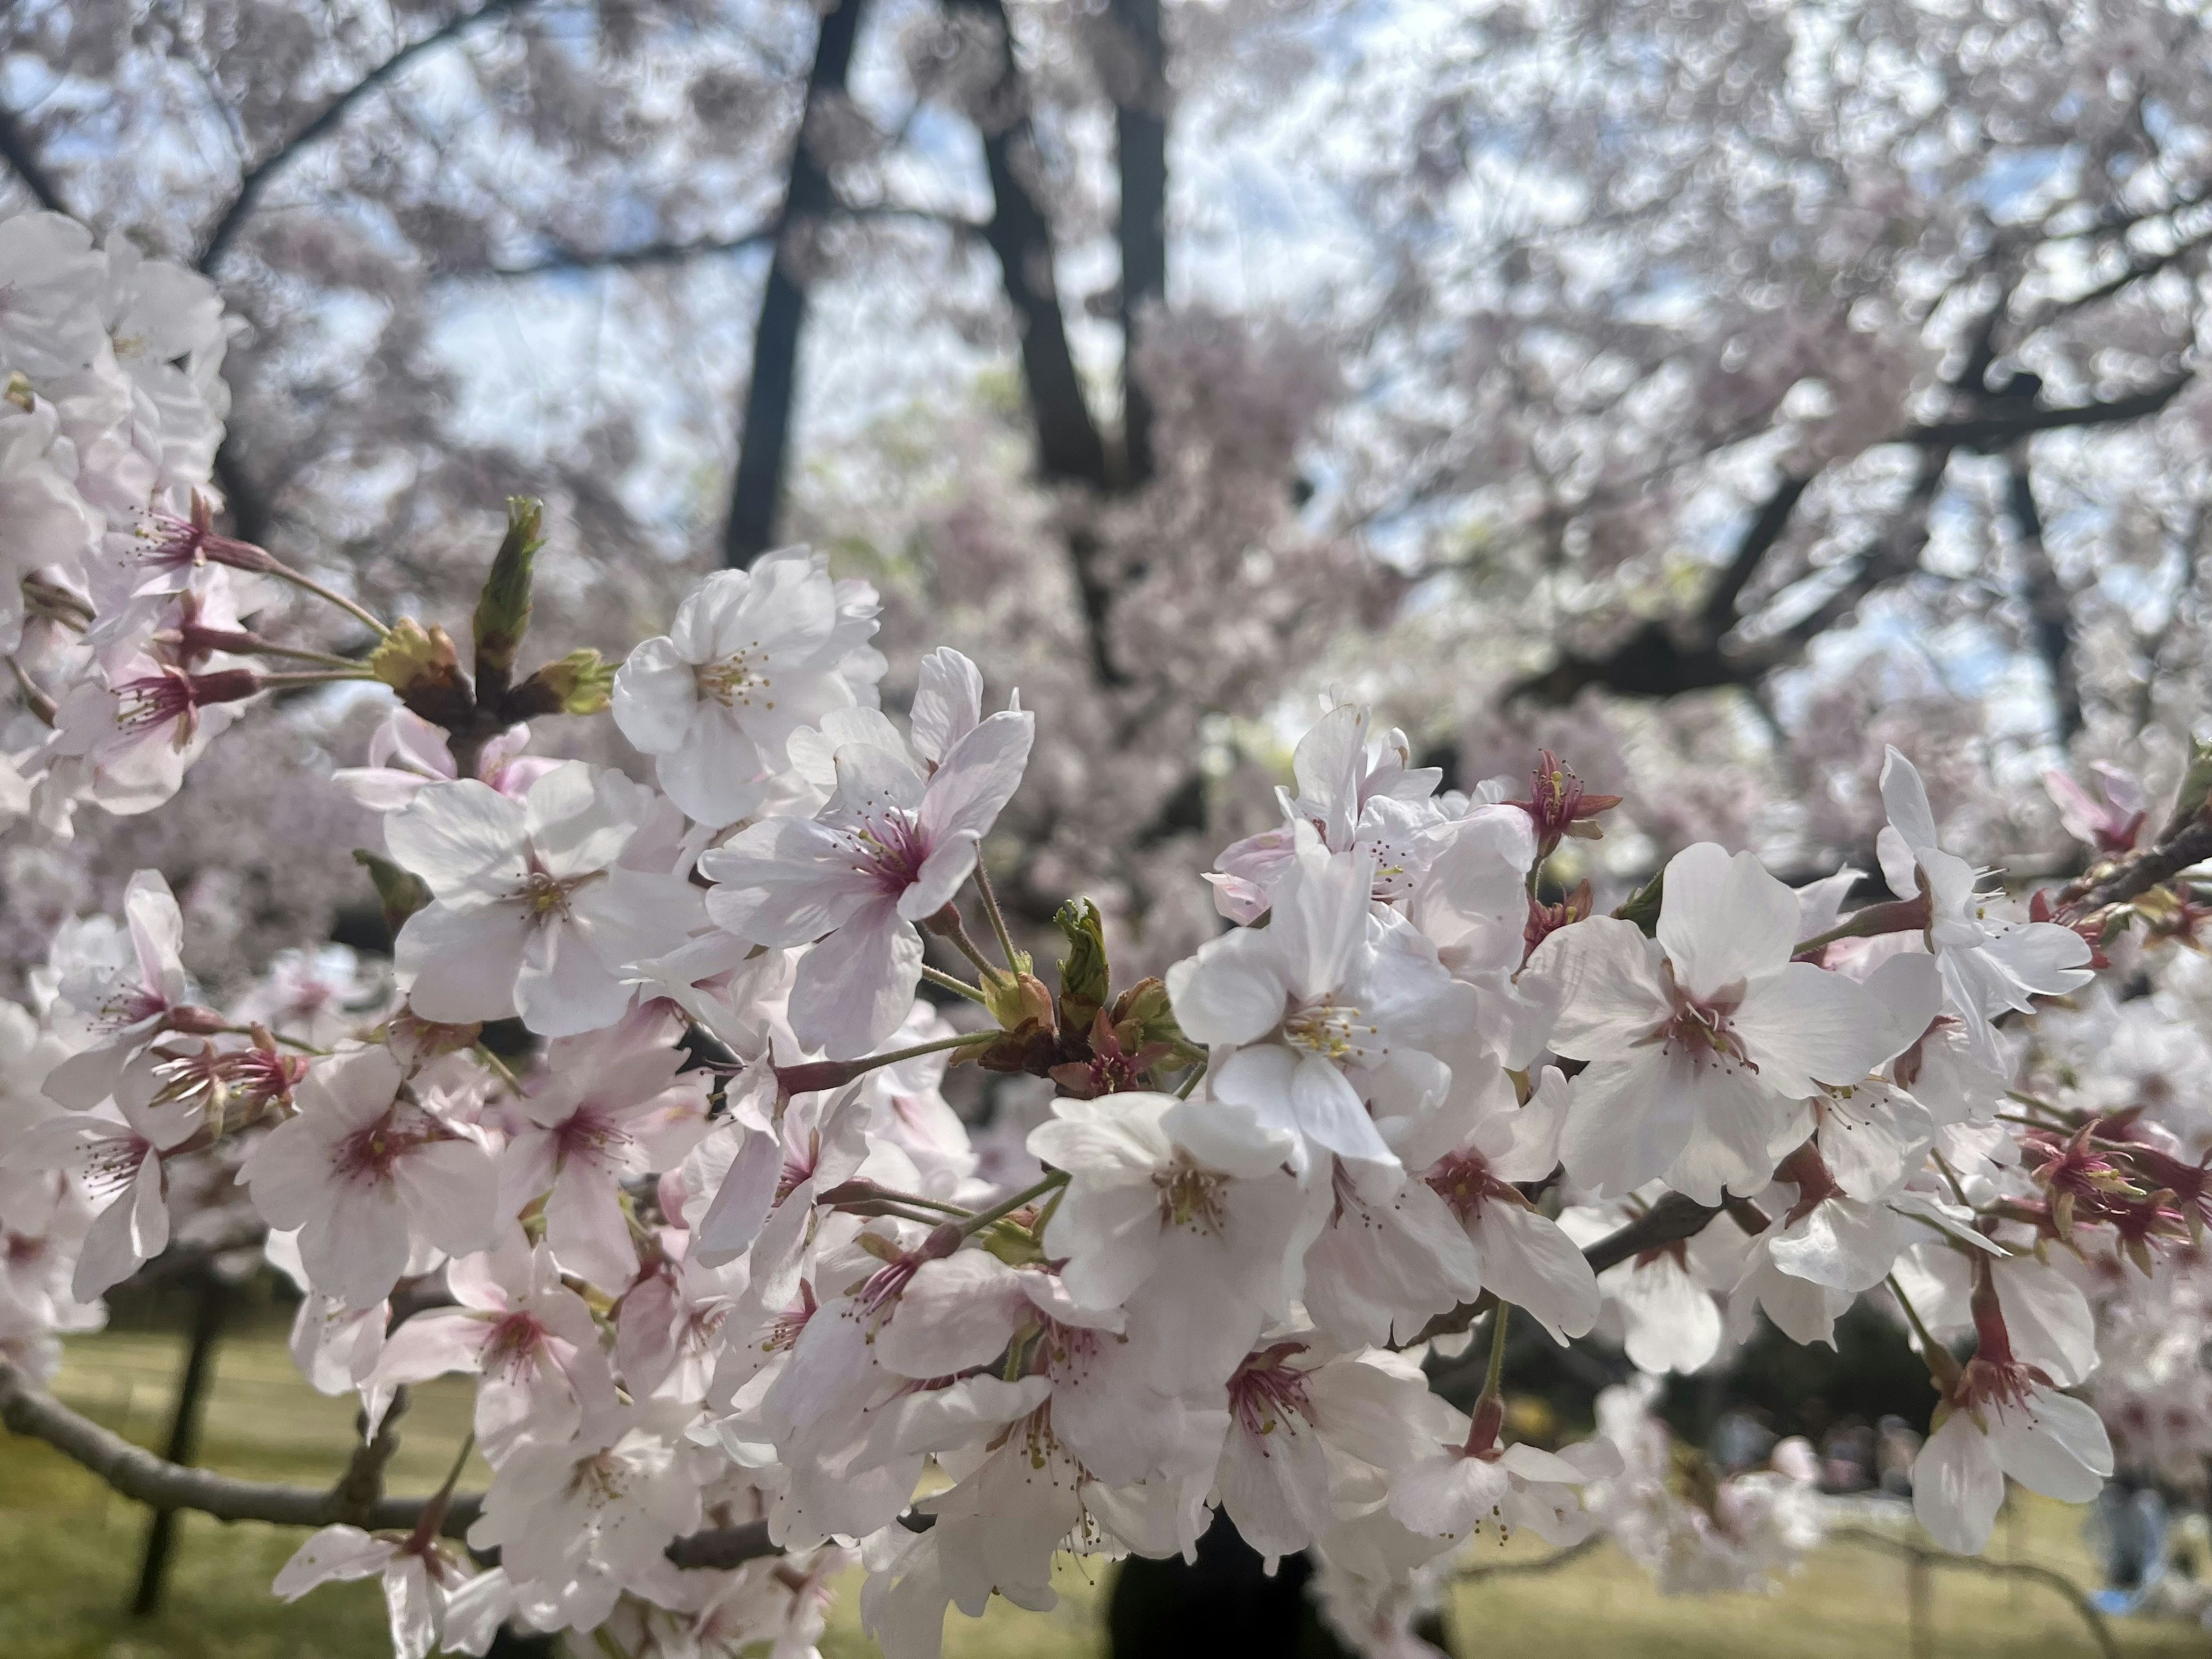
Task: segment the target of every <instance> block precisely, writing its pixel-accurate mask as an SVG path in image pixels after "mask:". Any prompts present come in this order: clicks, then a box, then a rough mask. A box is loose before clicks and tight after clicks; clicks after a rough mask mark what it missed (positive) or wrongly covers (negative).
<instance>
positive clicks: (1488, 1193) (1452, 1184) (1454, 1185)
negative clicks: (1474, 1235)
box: [1425, 1152, 1521, 1221]
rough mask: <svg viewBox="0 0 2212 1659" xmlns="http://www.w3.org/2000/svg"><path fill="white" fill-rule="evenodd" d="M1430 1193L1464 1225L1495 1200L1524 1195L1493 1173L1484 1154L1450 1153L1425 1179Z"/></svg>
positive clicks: (1518, 1197)
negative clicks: (1446, 1206)
mask: <svg viewBox="0 0 2212 1659" xmlns="http://www.w3.org/2000/svg"><path fill="white" fill-rule="evenodd" d="M1425 1179H1426V1180H1427V1182H1428V1183H1429V1189H1430V1190H1431V1192H1433V1193H1435V1194H1436V1195H1437V1197H1438V1198H1441V1199H1442V1200H1443V1201H1444V1202H1445V1203H1447V1204H1449V1205H1450V1206H1451V1208H1452V1213H1453V1214H1454V1215H1455V1216H1457V1217H1458V1218H1460V1219H1461V1220H1462V1221H1465V1220H1466V1219H1467V1218H1468V1217H1470V1216H1472V1215H1475V1214H1477V1213H1479V1212H1480V1211H1481V1209H1482V1206H1484V1205H1485V1204H1486V1203H1488V1202H1490V1201H1491V1200H1492V1199H1496V1198H1504V1197H1506V1196H1508V1195H1509V1194H1510V1196H1511V1198H1512V1199H1513V1200H1514V1201H1516V1202H1518V1201H1519V1200H1520V1196H1521V1195H1520V1194H1518V1193H1516V1192H1514V1191H1513V1189H1512V1188H1510V1187H1509V1186H1508V1185H1507V1184H1506V1183H1505V1182H1502V1181H1500V1180H1499V1179H1498V1177H1497V1176H1494V1175H1492V1174H1491V1172H1490V1160H1489V1159H1488V1158H1485V1157H1484V1156H1483V1155H1482V1154H1481V1153H1480V1152H1449V1153H1446V1154H1445V1155H1444V1156H1443V1158H1438V1159H1437V1162H1436V1164H1435V1165H1434V1166H1433V1167H1431V1170H1429V1172H1428V1175H1427V1176H1425Z"/></svg>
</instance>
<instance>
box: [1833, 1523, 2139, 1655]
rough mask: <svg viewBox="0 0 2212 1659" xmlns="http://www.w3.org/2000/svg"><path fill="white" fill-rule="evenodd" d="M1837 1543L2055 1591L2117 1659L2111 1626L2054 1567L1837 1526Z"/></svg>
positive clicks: (2104, 1652) (2102, 1651) (2101, 1648)
mask: <svg viewBox="0 0 2212 1659" xmlns="http://www.w3.org/2000/svg"><path fill="white" fill-rule="evenodd" d="M1828 1536H1829V1537H1831V1538H1832V1539H1834V1540H1836V1541H1838V1543H1844V1544H1858V1545H1861V1546H1863V1547H1866V1548H1869V1549H1878V1550H1887V1551H1888V1552H1890V1553H1893V1554H1896V1555H1901V1556H1903V1557H1905V1559H1906V1560H1908V1561H1911V1562H1914V1563H1917V1565H1922V1566H1930V1567H1951V1568H1954V1569H1956V1570H1957V1571H1961V1572H1979V1573H1986V1574H1988V1575H1990V1577H1998V1578H2026V1579H2029V1580H2032V1581H2033V1582H2034V1583H2039V1584H2041V1585H2043V1586H2044V1587H2045V1589H2050V1590H2052V1591H2055V1592H2056V1593H2057V1595H2061V1596H2063V1597H2064V1598H2065V1600H2066V1601H2067V1603H2068V1605H2069V1606H2070V1607H2073V1609H2074V1611H2075V1614H2076V1615H2078V1616H2079V1617H2080V1619H2081V1622H2082V1624H2084V1625H2085V1626H2087V1627H2088V1631H2089V1637H2090V1639H2091V1640H2092V1641H2093V1642H2095V1643H2096V1644H2097V1651H2098V1652H2099V1653H2100V1654H2102V1655H2103V1656H2104V1659H2120V1648H2119V1644H2118V1642H2116V1641H2115V1640H2114V1639H2113V1638H2112V1626H2110V1625H2108V1624H2106V1622H2105V1615H2104V1614H2103V1613H2100V1612H2098V1611H2097V1607H2096V1603H2094V1602H2093V1601H2090V1599H2089V1598H2088V1597H2087V1595H2083V1594H2082V1593H2081V1587H2080V1586H2079V1585H2077V1584H2076V1583H2075V1582H2074V1581H2073V1580H2072V1579H2070V1578H2069V1577H2067V1576H2066V1575H2065V1574H2064V1573H2063V1572H2059V1571H2057V1570H2056V1569H2054V1568H2051V1567H2044V1566H2038V1565H2036V1564H2035V1563H2033V1562H2032V1561H1990V1560H1986V1559H1984V1558H1982V1557H1981V1556H1978V1555H1953V1554H1951V1553H1949V1552H1948V1551H1945V1550H1939V1549H1936V1548H1933V1547H1930V1546H1929V1545H1926V1544H1923V1543H1919V1542H1917V1541H1915V1540H1913V1539H1910V1538H1892V1537H1890V1536H1889V1535H1888V1534H1886V1533H1879V1532H1875V1531H1873V1530H1871V1529H1870V1528H1865V1527H1838V1528H1836V1529H1835V1530H1834V1531H1832V1532H1831V1533H1830V1534H1828Z"/></svg>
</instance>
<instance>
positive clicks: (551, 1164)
mask: <svg viewBox="0 0 2212 1659" xmlns="http://www.w3.org/2000/svg"><path fill="white" fill-rule="evenodd" d="M560 1161H561V1149H560V1146H559V1145H558V1143H557V1142H556V1140H555V1139H554V1138H553V1137H552V1136H551V1135H550V1134H548V1133H545V1132H544V1131H543V1130H532V1129H526V1130H524V1131H523V1132H522V1133H520V1134H518V1135H516V1136H515V1137H514V1139H512V1140H510V1141H508V1142H507V1146H506V1147H505V1148H504V1149H503V1150H502V1151H501V1153H500V1155H499V1211H500V1213H501V1215H502V1216H511V1215H513V1214H514V1213H515V1212H517V1211H519V1210H520V1209H521V1208H522V1207H523V1206H525V1205H526V1204H528V1203H529V1202H530V1201H531V1200H532V1199H535V1198H543V1197H544V1195H545V1194H547V1193H550V1192H551V1191H552V1190H553V1175H554V1171H555V1170H556V1169H557V1168H558V1167H559V1166H560Z"/></svg>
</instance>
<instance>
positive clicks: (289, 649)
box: [252, 639, 363, 671]
mask: <svg viewBox="0 0 2212 1659" xmlns="http://www.w3.org/2000/svg"><path fill="white" fill-rule="evenodd" d="M252 649H253V650H254V651H255V652H256V653H258V654H259V655H261V656H264V657H283V658H284V659H286V660H288V661H290V662H312V663H319V664H321V665H322V666H324V667H325V668H344V669H350V670H354V671H359V670H360V669H361V668H362V666H363V665H362V663H361V662H359V661H358V660H356V659H354V658H352V657H338V656H333V655H331V653H329V652H327V651H303V650H301V649H300V648H299V647H297V646H291V645H276V644H272V643H271V642H270V641H267V640H261V639H257V640H256V641H254V642H253V646H252Z"/></svg>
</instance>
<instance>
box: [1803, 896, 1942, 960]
mask: <svg viewBox="0 0 2212 1659" xmlns="http://www.w3.org/2000/svg"><path fill="white" fill-rule="evenodd" d="M1928 917H1929V908H1928V896H1927V895H1926V894H1925V893H1923V894H1921V895H1919V896H1917V897H1915V898H1909V899H1885V900H1884V901H1883V902H1881V903H1879V904H1869V905H1867V906H1866V907H1865V908H1863V909H1858V910H1854V911H1852V912H1851V914H1850V915H1848V916H1846V917H1844V920H1843V921H1839V922H1838V923H1837V924H1836V925H1835V926H1834V927H1831V928H1830V929H1828V931H1827V932H1826V933H1815V934H1814V936H1813V937H1812V938H1811V939H1805V940H1803V941H1802V942H1801V943H1800V944H1799V945H1798V946H1797V948H1796V950H1795V951H1791V952H1790V954H1791V955H1792V956H1799V957H1802V956H1809V955H1811V954H1812V953H1813V952H1814V951H1819V950H1823V949H1825V948H1826V947H1827V946H1828V945H1833V944H1834V943H1835V942H1836V941H1837V940H1838V939H1874V938H1876V937H1878V936H1879V935H1881V934H1883V933H1919V932H1921V931H1922V930H1923V929H1924V928H1926V927H1927V926H1928Z"/></svg>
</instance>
